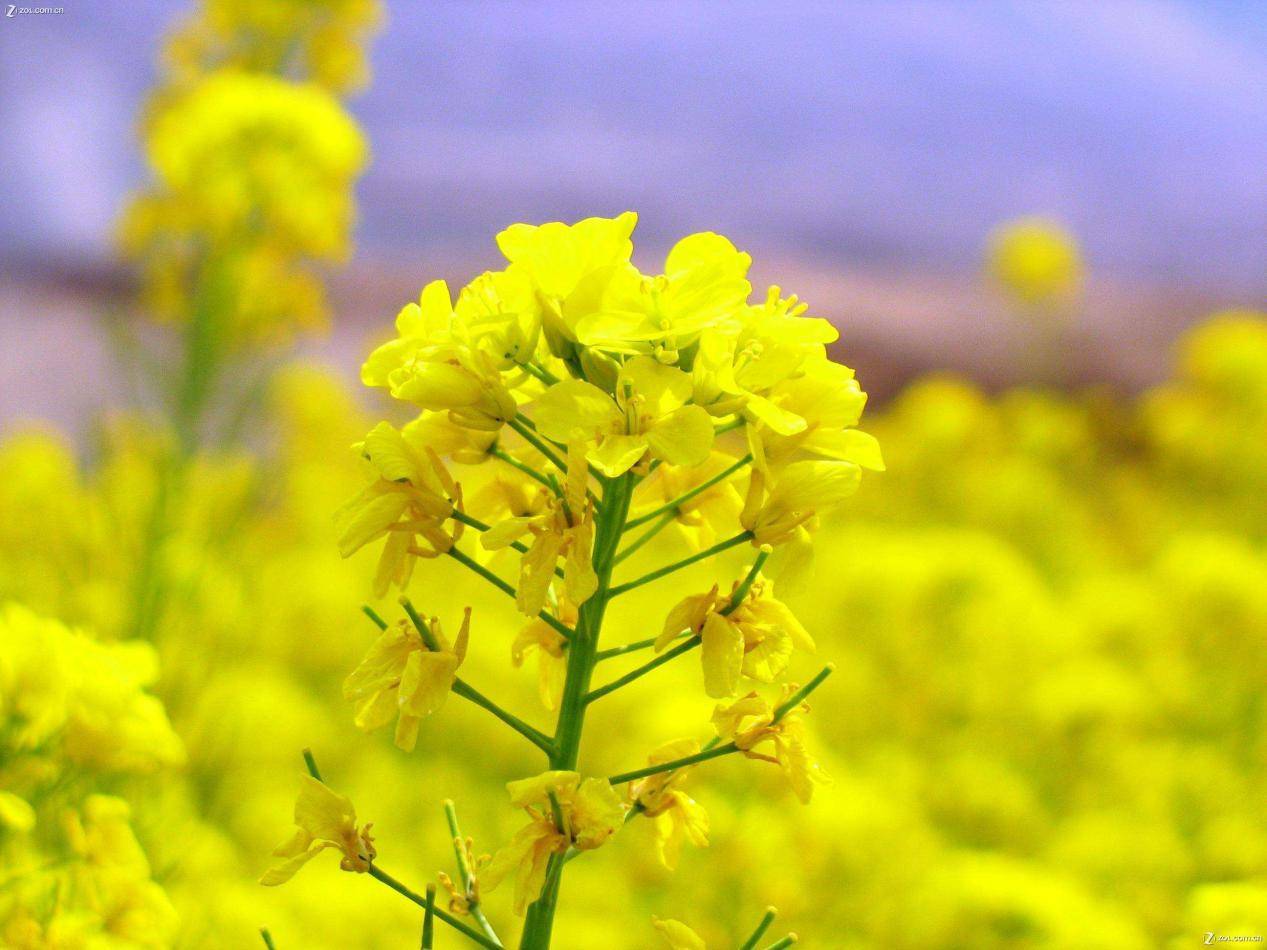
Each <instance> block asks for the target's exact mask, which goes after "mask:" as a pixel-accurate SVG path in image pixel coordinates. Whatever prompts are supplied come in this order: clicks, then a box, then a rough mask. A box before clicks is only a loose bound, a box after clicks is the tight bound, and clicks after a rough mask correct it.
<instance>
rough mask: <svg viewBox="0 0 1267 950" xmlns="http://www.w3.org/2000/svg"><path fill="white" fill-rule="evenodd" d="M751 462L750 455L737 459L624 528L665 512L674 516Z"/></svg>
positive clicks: (641, 523)
mask: <svg viewBox="0 0 1267 950" xmlns="http://www.w3.org/2000/svg"><path fill="white" fill-rule="evenodd" d="M751 461H752V454H751V453H749V454H747V455H745V456H744V457H743V458H741V459H739V461H737V462H735V463H734V464H733V465H729V466H727V467H726V468H725V469H723V470H722V471H720V472H718V473H717V474H716V475H714V476H713V477H712V478H710V479H708V480H707V481H704V482H700V483H699V484H698V485H696V486H695V487H694V488H692V489H691V490H690V491H687V492H683V493H682V494H681V495H679V496H678V497H677V498H675V499H673V500H672V501H670V502H668V503H667V504H663V505H661V506H660V507H659V508H656V509H654V510H652V511H648V512H647V513H646V514H642V515H639V516H638V517H637V518H634V519H633V520H632V521H630V522H629V524H627V525H625V527H626V528H636V527H638V526H639V525H644V524H646V523H647V522H648V521H651V520H652V519H653V518H658V517H659V516H660V515H662V514H665V513H666V512H668V513H670V514H676V513H677V511H678V509H679V508H681V507H682V506H683V505H685V504H686V503H687V502H688V501H690V500H691V499H692V498H695V497H697V496H698V495H702V494H703V493H704V492H706V491H708V490H709V489H710V488H712V487H713V486H714V485H716V484H717V483H718V482H724V481H725V480H726V479H728V478H730V476H731V475H733V474H735V472H737V471H739V470H740V469H741V468H743V467H744V466H745V465H747V464H749V463H750V462H751Z"/></svg>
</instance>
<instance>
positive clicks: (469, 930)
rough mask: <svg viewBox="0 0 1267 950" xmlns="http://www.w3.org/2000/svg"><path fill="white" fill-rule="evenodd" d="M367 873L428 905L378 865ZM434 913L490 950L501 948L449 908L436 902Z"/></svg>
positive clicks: (407, 896) (433, 908)
mask: <svg viewBox="0 0 1267 950" xmlns="http://www.w3.org/2000/svg"><path fill="white" fill-rule="evenodd" d="M367 873H368V874H369V876H370V877H372V878H374V880H376V881H382V882H383V883H384V884H386V885H387V886H388V887H390V888H391V889H392V890H393V891H395V892H396V893H397V894H399V895H401V896H402V897H404V898H406V899H408V900H411V901H413V902H414V903H415V904H417V905H418V906H419V907H422V908H425V907H426V906H427V899H426V898H425V897H423V896H422V895H421V894H419V893H418V892H417V891H412V890H410V889H409V888H407V887H406V886H405V885H404V884H401V883H400V881H398V880H396V879H395V878H394V877H392V876H391V875H390V874H388V873H387V872H386V871H384V870H383V869H382V868H380V867H379V866H378V865H376V864H371V865H370V869H369V871H368V872H367ZM432 913H434V914H435V915H436V916H437V917H439V918H440V919H441V920H443V921H444V922H445V923H446V924H448V925H449V926H450V927H452V928H453V929H454V930H456V931H457V932H458V933H460V934H463V935H465V936H466V937H469V938H470V939H471V940H473V941H475V943H477V944H479V946H481V947H487V948H488V950H501V946H500V944H496V943H493V941H491V940H489V939H488V938H487V937H485V936H484V935H483V934H482V933H480V932H479V931H478V930H475V929H474V928H473V927H470V926H468V925H467V924H464V923H463V922H462V921H460V920H458V918H456V917H454V916H453V915H452V914H450V913H449V912H448V911H447V910H444V909H442V908H440V907H436V906H435V905H434V903H433V904H432Z"/></svg>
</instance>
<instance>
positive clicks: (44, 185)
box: [0, 0, 1267, 299]
mask: <svg viewBox="0 0 1267 950" xmlns="http://www.w3.org/2000/svg"><path fill="white" fill-rule="evenodd" d="M63 2H64V8H65V12H64V13H63V14H62V15H60V16H40V17H36V16H28V17H20V18H11V19H10V18H0V168H3V175H0V205H2V206H3V208H4V212H3V214H2V215H0V265H3V264H4V263H5V262H6V261H7V262H9V264H10V265H18V266H20V264H21V263H22V262H25V261H30V260H41V261H50V260H51V261H65V262H71V263H73V262H76V261H93V262H95V261H100V260H101V259H103V258H105V257H107V256H108V254H109V247H110V245H109V234H110V223H111V220H112V217H113V215H114V213H115V211H116V209H117V207H118V204H119V201H120V199H121V196H122V195H123V194H124V193H125V192H126V190H127V189H128V188H129V187H130V186H132V185H134V184H135V183H136V182H137V181H138V180H139V179H140V176H141V175H142V174H143V169H142V168H141V166H140V164H139V161H138V159H137V155H136V146H135V143H134V141H133V128H134V126H133V121H134V116H135V114H136V110H137V106H138V103H139V101H140V98H141V96H142V95H143V93H144V90H145V88H146V86H147V84H149V83H150V82H151V81H152V80H153V76H154V67H153V62H154V58H155V53H156V44H157V41H158V38H159V37H160V36H161V34H162V32H163V30H164V29H165V28H166V26H167V25H168V24H170V23H171V22H172V21H173V20H174V19H175V18H176V17H177V16H179V14H180V12H181V11H182V9H183V8H184V5H183V4H181V3H170V2H169V3H161V2H157V0H149V2H137V0H131V2H128V3H103V2H93V3H88V2H75V0H63ZM373 61H374V84H373V86H372V87H371V88H370V89H369V90H368V91H367V92H366V93H365V94H363V95H362V96H361V97H359V98H358V99H357V100H356V101H355V102H354V103H353V106H352V107H353V109H354V111H355V112H356V114H357V115H358V117H359V118H360V119H361V120H362V122H363V123H364V125H365V127H366V129H367V131H368V133H369V136H370V139H371V142H372V144H373V148H374V165H373V167H372V169H371V170H370V172H369V173H368V174H367V176H366V178H365V180H364V181H363V183H362V186H361V199H362V224H361V229H360V253H361V255H362V256H364V257H366V258H367V259H380V260H381V259H386V260H401V261H406V260H410V259H412V258H417V257H419V256H422V255H427V254H437V253H443V254H444V255H446V256H448V257H455V256H461V257H462V258H470V259H472V260H474V261H475V262H479V261H482V260H483V259H484V258H487V259H488V261H489V263H492V261H493V250H492V243H491V240H490V235H491V232H492V231H493V230H495V229H497V228H499V227H501V226H503V225H505V224H506V223H508V222H510V221H513V220H519V219H523V220H538V219H543V218H555V217H563V218H568V217H576V216H582V215H585V214H594V213H614V212H617V211H620V210H623V209H625V208H635V209H637V210H639V211H640V212H641V213H642V216H643V224H642V226H641V228H640V233H641V234H642V235H643V238H644V240H645V239H647V238H650V239H651V241H652V243H661V242H664V241H666V240H667V239H669V238H670V237H671V236H672V235H676V234H680V233H684V232H686V231H689V230H697V229H702V228H711V229H715V230H720V231H724V232H726V233H728V234H730V235H731V236H732V237H734V238H735V239H736V241H737V242H738V243H740V244H742V245H745V246H748V247H753V248H757V249H773V250H777V251H781V252H786V253H788V254H796V255H802V256H804V257H805V258H806V259H807V260H811V261H815V262H821V263H826V264H827V265H831V264H832V263H833V262H836V261H851V262H880V263H896V264H899V265H912V266H932V267H938V268H942V269H946V270H961V269H966V268H971V267H975V266H976V262H977V260H978V259H979V254H980V246H981V243H982V240H983V238H984V235H985V234H986V232H987V231H988V230H989V229H990V227H991V226H992V225H993V224H995V223H996V222H998V221H999V220H1001V219H1004V218H1007V217H1010V216H1014V215H1018V214H1024V213H1030V212H1043V213H1049V214H1053V215H1055V216H1057V217H1059V218H1061V219H1063V220H1064V221H1065V222H1067V223H1068V224H1069V225H1070V226H1071V227H1072V228H1073V229H1074V230H1075V231H1076V232H1077V233H1078V234H1079V235H1080V236H1081V237H1082V239H1083V241H1084V244H1085V246H1086V248H1087V253H1088V256H1089V258H1090V259H1091V261H1092V263H1093V265H1094V266H1095V267H1096V268H1097V269H1098V270H1099V271H1100V272H1101V273H1103V274H1107V275H1110V276H1120V277H1122V278H1125V279H1130V280H1142V281H1147V282H1151V283H1156V284H1159V285H1167V286H1170V285H1174V286H1185V285H1186V286H1193V287H1203V288H1207V289H1211V290H1215V291H1219V292H1230V293H1232V294H1237V295H1242V296H1250V297H1255V296H1257V297H1258V298H1259V299H1263V298H1267V4H1263V3H1258V2H1225V3H1218V2H1197V0H1186V2H1185V0H1153V2H1140V0H1111V2H1106V0H1087V2H1082V0H1053V2H1040V0H1032V2H1017V3H1002V2H973V0H945V2H925V3H906V2H896V0H894V2H873V0H867V2H857V3H848V2H834V3H822V4H815V3H803V2H802V3H769V2H754V3H744V2H735V0H728V2H724V3H723V2H690V0H673V2H665V3H650V2H644V3H637V2H620V3H616V2H612V3H596V2H588V3H560V2H552V3H548V4H547V3H540V2H534V3H519V4H515V3H501V2H475V0H459V2H453V3H434V2H415V3H403V2H398V3H392V4H389V21H388V23H387V25H386V28H385V30H384V31H383V33H382V34H381V35H380V36H379V37H378V39H377V40H376V42H375V45H374V53H373Z"/></svg>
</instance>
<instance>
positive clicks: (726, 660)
mask: <svg viewBox="0 0 1267 950" xmlns="http://www.w3.org/2000/svg"><path fill="white" fill-rule="evenodd" d="M701 637H702V639H703V642H702V643H701V644H700V654H701V661H702V663H703V665H704V691H705V692H706V693H708V695H709V696H712V697H713V698H714V699H722V698H725V697H728V696H733V695H735V691H736V690H737V689H738V688H739V674H740V672H741V671H742V670H743V653H744V641H743V634H742V633H740V632H739V630H738V629H737V628H736V627H735V625H734V624H732V623H731V622H730V621H729V620H727V619H726V618H725V617H723V616H722V615H721V614H709V615H708V619H707V620H705V621H704V630H703V633H702V634H701Z"/></svg>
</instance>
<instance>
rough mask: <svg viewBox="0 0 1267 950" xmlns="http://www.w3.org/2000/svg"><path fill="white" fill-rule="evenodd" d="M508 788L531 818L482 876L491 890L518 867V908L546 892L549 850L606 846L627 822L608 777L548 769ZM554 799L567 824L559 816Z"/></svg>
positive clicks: (486, 887)
mask: <svg viewBox="0 0 1267 950" xmlns="http://www.w3.org/2000/svg"><path fill="white" fill-rule="evenodd" d="M506 788H507V790H508V791H509V792H510V800H511V803H512V804H514V805H517V806H519V807H520V808H523V809H524V810H525V811H527V813H528V815H529V817H530V818H531V819H532V820H531V821H530V822H529V823H528V824H527V825H525V826H524V827H523V828H521V829H520V830H519V831H518V832H517V833H516V834H515V836H514V838H512V839H511V841H510V843H509V844H507V845H506V846H505V847H504V848H502V849H501V850H500V851H498V852H497V853H496V854H495V855H493V859H492V861H490V862H489V863H488V865H487V866H486V867H485V868H484V870H483V872H482V874H481V879H482V881H483V885H484V890H485V891H491V890H492V889H493V888H495V887H497V885H498V884H500V883H501V882H502V881H503V880H505V879H506V877H507V875H509V874H510V873H512V872H514V874H515V913H517V914H522V913H523V912H524V910H525V909H526V908H527V906H528V904H529V902H531V901H533V900H536V897H537V895H538V894H539V893H540V892H541V886H542V884H544V883H545V875H546V866H547V864H548V862H549V860H550V856H551V855H552V854H563V853H564V852H566V851H567V850H568V848H569V847H572V848H576V849H577V850H579V851H590V850H593V849H594V848H598V847H600V846H602V845H603V844H604V843H605V842H606V841H607V839H608V838H610V837H611V836H612V835H614V834H615V833H616V830H617V829H618V828H619V827H620V826H621V824H623V823H624V820H625V805H624V804H623V803H622V802H621V801H620V796H618V795H617V794H616V790H615V789H613V788H612V787H611V785H610V784H609V783H608V782H607V780H606V779H601V778H587V779H585V780H584V781H582V780H581V776H580V775H579V774H578V773H576V772H568V771H551V772H543V773H542V774H541V775H538V776H535V777H534V778H528V779H521V780H519V781H515V782H510V783H509V784H508V785H507V786H506ZM552 799H553V801H552ZM555 803H557V806H558V810H559V815H560V817H561V818H562V822H563V827H562V828H560V827H559V825H558V824H556V821H555V817H554V807H555Z"/></svg>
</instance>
